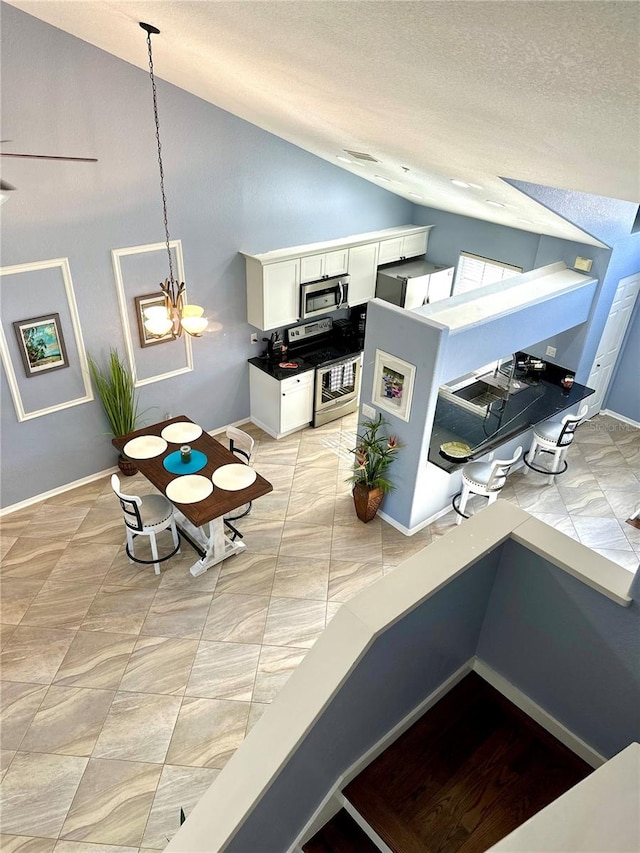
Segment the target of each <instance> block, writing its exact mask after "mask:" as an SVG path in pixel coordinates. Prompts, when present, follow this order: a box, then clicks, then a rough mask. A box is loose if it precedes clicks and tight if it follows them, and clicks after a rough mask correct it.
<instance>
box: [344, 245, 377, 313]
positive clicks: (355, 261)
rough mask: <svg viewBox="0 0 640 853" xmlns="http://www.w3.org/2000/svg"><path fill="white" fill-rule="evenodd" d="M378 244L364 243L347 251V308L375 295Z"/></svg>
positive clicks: (366, 300) (360, 303)
mask: <svg viewBox="0 0 640 853" xmlns="http://www.w3.org/2000/svg"><path fill="white" fill-rule="evenodd" d="M378 246H379V244H378V243H365V244H363V245H362V246H353V248H351V249H349V290H348V294H349V299H348V301H349V307H350V308H352V307H353V306H354V305H362V303H363V302H368V301H369V299H373V297H374V296H375V295H376V275H377V272H378Z"/></svg>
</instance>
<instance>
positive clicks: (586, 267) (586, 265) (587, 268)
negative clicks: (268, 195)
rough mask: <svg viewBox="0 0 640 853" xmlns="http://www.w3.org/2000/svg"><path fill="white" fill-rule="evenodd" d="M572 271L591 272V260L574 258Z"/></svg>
mask: <svg viewBox="0 0 640 853" xmlns="http://www.w3.org/2000/svg"><path fill="white" fill-rule="evenodd" d="M573 266H574V269H577V270H580V271H581V272H591V267H592V266H593V261H592V260H591V258H580V257H578V258H576V262H575V264H574V265H573Z"/></svg>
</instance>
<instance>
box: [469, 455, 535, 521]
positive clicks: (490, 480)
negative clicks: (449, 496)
mask: <svg viewBox="0 0 640 853" xmlns="http://www.w3.org/2000/svg"><path fill="white" fill-rule="evenodd" d="M521 454H522V448H521V447H519V448H518V449H517V450H516V452H515V453H514V455H513V456H512V457H511V459H494V460H493V462H469V463H468V464H467V465H465V466H464V468H463V469H462V492H461V493H460V503H459V505H458V506H457V507H456V505H455V498H454V504H453V508H454V509H455V510H456V512H457V513H458V514H457V516H456V524H460V523H461V522H462V519H463V518H465V517H466V516H465V514H464V511H465V509H466V507H467V501H468V500H469V498H470V497H471V495H482V496H483V497H485V498H489V501H488V503H489V504H492V503H493V502H494V501H496V500H497V499H498V495H499V494H500V491H501V490H502V487H503V486H504V484H505V483H506V482H507V475H508V474H509V471H510V470H511V466H512V465H515V463H516V462H517V461H518V459H520V456H521Z"/></svg>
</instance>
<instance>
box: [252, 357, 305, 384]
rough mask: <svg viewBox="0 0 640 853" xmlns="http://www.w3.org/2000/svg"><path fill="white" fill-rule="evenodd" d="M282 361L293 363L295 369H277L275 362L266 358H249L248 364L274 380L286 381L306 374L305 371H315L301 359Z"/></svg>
mask: <svg viewBox="0 0 640 853" xmlns="http://www.w3.org/2000/svg"><path fill="white" fill-rule="evenodd" d="M283 361H285V362H289V363H291V364H293V363H294V362H295V363H296V364H297V365H298V366H297V367H278V363H279V362H277V361H271V360H270V359H268V358H267V357H266V356H258V357H257V358H250V359H249V364H253V366H254V367H258V368H260V370H264V372H265V373H268V374H269V376H273V378H274V379H278V380H281V379H288V378H289V377H290V376H297V375H298V374H300V373H306V372H307V370H315V367H314V366H313V365H312V364H309V363H308V362H306V361H304V359H302V358H288V357H287V358H284V359H283Z"/></svg>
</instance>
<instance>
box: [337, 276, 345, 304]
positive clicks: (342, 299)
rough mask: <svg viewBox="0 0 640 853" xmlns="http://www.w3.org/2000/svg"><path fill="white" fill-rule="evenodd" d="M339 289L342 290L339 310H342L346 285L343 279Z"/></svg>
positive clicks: (339, 283)
mask: <svg viewBox="0 0 640 853" xmlns="http://www.w3.org/2000/svg"><path fill="white" fill-rule="evenodd" d="M338 287H339V288H340V303H339V305H338V308H342V307H343V305H344V284H343V283H342V279H340V281H339V282H338Z"/></svg>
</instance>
